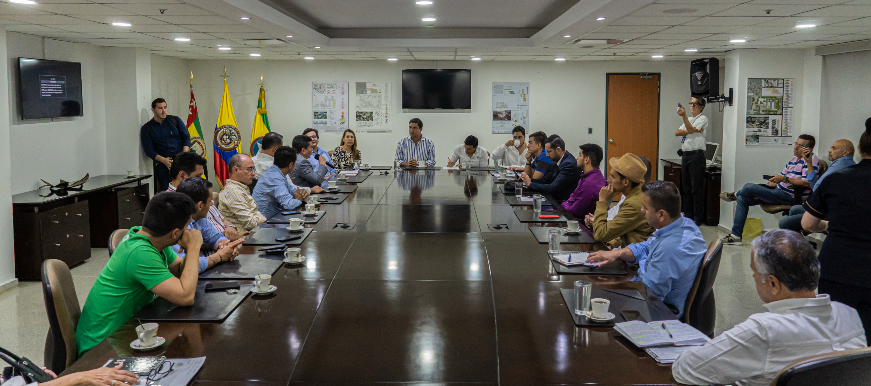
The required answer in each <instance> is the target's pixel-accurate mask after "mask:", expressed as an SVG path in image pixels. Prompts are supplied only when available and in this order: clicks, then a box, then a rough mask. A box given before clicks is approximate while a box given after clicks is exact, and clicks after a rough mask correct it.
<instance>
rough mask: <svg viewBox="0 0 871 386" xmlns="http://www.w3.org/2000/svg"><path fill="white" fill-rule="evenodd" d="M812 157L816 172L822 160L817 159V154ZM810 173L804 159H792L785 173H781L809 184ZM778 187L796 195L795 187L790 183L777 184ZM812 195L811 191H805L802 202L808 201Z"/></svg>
mask: <svg viewBox="0 0 871 386" xmlns="http://www.w3.org/2000/svg"><path fill="white" fill-rule="evenodd" d="M812 157H813V158H811V162H812V163H813V168H814V170H816V169H817V168H818V167H819V165H820V160H819V159H817V155H816V154H813V155H812ZM810 172H811V170H808V165H807V162H805V160H804V158H802V157H792V159H790V160H789V162H787V163H786V167H785V168H783V171H782V172H780V175H781V176H784V177H786V178H793V179H802V180H803V181H805V182H807V180H808V179H807V176H808V173H810ZM777 187H778V188H780V190H782V191H784V192H787V193H789V194H790V195H793V196H794V195H795V190H794V189H793V185H792V184H790V183H789V182H786V181H784V182H781V183H779V184H777ZM810 194H811V192H810V189H805V191H804V192H803V193H802V200H806V199H807V197H808V196H810Z"/></svg>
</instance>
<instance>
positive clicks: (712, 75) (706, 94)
mask: <svg viewBox="0 0 871 386" xmlns="http://www.w3.org/2000/svg"><path fill="white" fill-rule="evenodd" d="M690 92H691V93H692V95H693V96H694V97H702V98H710V97H714V98H716V97H717V96H719V95H720V60H719V59H717V58H705V59H696V60H693V61H692V62H691V64H690Z"/></svg>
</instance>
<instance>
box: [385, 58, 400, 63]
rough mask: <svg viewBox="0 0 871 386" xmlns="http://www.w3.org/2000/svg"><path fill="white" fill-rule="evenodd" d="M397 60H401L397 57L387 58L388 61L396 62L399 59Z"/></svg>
mask: <svg viewBox="0 0 871 386" xmlns="http://www.w3.org/2000/svg"><path fill="white" fill-rule="evenodd" d="M397 60H399V59H396V58H387V61H390V62H395V61H397Z"/></svg>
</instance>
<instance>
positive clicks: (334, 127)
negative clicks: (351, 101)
mask: <svg viewBox="0 0 871 386" xmlns="http://www.w3.org/2000/svg"><path fill="white" fill-rule="evenodd" d="M349 119H350V118H349V117H348V82H312V128H314V129H317V130H318V131H322V132H327V133H341V132H343V131H345V129H347V128H348V120H349Z"/></svg>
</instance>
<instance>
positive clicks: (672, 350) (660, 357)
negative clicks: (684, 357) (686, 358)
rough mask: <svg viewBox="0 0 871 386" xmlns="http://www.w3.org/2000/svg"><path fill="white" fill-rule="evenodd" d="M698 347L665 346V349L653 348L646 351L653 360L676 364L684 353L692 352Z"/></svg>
mask: <svg viewBox="0 0 871 386" xmlns="http://www.w3.org/2000/svg"><path fill="white" fill-rule="evenodd" d="M695 347H696V346H665V347H651V348H646V349H644V351H646V352H647V354H648V355H650V356H651V357H652V358H653V360H655V361H657V362H658V363H674V361H676V360H677V357H679V356H680V354H682V353H683V352H684V351H687V350H692V349H693V348H695Z"/></svg>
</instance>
